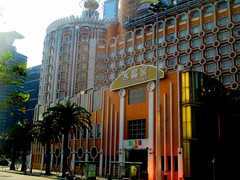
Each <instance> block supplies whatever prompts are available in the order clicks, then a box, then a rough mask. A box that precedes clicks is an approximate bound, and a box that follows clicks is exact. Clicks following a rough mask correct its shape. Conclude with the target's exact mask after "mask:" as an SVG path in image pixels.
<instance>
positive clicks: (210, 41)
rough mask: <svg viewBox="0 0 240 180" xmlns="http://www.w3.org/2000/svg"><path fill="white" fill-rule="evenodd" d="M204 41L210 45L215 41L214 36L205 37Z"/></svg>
mask: <svg viewBox="0 0 240 180" xmlns="http://www.w3.org/2000/svg"><path fill="white" fill-rule="evenodd" d="M204 40H205V43H206V44H211V43H213V41H215V36H214V35H209V36H206V37H205V39H204Z"/></svg>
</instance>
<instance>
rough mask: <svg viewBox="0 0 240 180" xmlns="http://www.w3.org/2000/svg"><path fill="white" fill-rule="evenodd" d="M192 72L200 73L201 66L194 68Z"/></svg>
mask: <svg viewBox="0 0 240 180" xmlns="http://www.w3.org/2000/svg"><path fill="white" fill-rule="evenodd" d="M193 70H194V71H198V72H202V66H194V67H193Z"/></svg>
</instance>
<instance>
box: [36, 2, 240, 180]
mask: <svg viewBox="0 0 240 180" xmlns="http://www.w3.org/2000/svg"><path fill="white" fill-rule="evenodd" d="M157 2H158V1H157V0H149V1H145V0H129V1H126V0H119V1H117V0H116V1H114V0H107V1H106V3H105V4H106V5H107V4H108V7H109V6H110V5H112V4H114V8H116V7H115V5H116V4H118V9H117V13H118V14H117V16H116V14H114V13H113V14H114V17H118V19H117V20H115V19H111V20H106V19H107V18H106V19H101V18H99V13H98V12H97V11H96V8H97V7H98V3H97V1H95V0H86V1H85V10H84V11H83V14H82V16H80V17H74V16H71V17H68V18H63V19H60V20H57V21H55V22H53V23H52V24H50V25H49V27H48V28H47V35H46V38H45V43H44V52H43V65H42V73H41V82H40V91H39V92H40V93H39V102H38V106H37V107H36V110H35V120H36V121H37V120H39V121H41V120H42V119H41V114H42V113H43V112H44V111H46V110H47V108H48V107H49V106H54V105H56V103H57V102H60V103H64V102H65V101H66V99H69V100H71V102H75V103H77V104H78V105H79V106H82V107H84V108H86V109H87V110H88V111H89V112H90V113H91V114H92V119H91V120H92V126H93V129H92V131H91V132H88V131H86V130H84V129H76V131H75V132H77V133H76V134H71V138H70V140H69V149H70V151H69V152H70V154H69V166H71V168H73V169H74V170H75V172H76V173H77V174H81V175H85V176H87V175H88V174H87V173H86V171H85V168H86V167H88V165H91V164H94V167H95V168H96V169H95V170H96V175H97V176H107V175H108V174H111V175H112V176H114V177H116V178H130V179H131V178H133V177H131V169H134V168H137V171H138V173H137V178H138V179H149V180H159V179H160V180H161V179H162V178H163V175H164V174H163V172H164V171H167V177H168V179H171V180H177V179H183V178H184V179H194V180H198V179H199V180H200V179H212V178H216V179H218V178H220V177H223V176H224V175H226V174H225V172H224V170H225V169H227V168H228V167H227V166H228V164H230V160H229V158H226V152H228V153H229V151H225V150H226V149H227V148H226V147H228V146H231V143H230V142H229V141H228V139H229V138H233V139H234V140H236V141H237V139H236V138H235V137H237V136H236V135H235V132H237V129H236V127H232V126H230V125H229V124H232V123H234V122H235V121H236V119H238V118H239V117H240V114H239V112H238V110H237V109H238V108H239V84H240V73H239V72H240V71H239V70H240V56H239V54H240V43H239V38H240V13H239V10H240V1H239V0H233V1H224V0H222V1H207V0H206V1H192V0H182V1H178V2H177V3H175V4H174V3H172V1H162V2H165V3H166V6H165V7H164V8H161V11H159V12H157V14H156V13H155V14H154V13H151V12H149V11H148V7H149V5H150V3H157ZM111 10H113V9H111ZM105 12H106V11H105ZM105 14H106V13H105ZM157 62H158V65H159V67H160V69H159V70H157V69H156V64H157ZM157 73H159V74H160V79H159V81H157V82H156V79H157ZM158 103H159V104H158ZM39 147H40V146H39V145H35V146H33V156H32V162H33V165H34V166H35V168H41V169H43V168H44V159H43V157H44V150H43V151H42V149H41V148H39ZM56 152H61V153H60V154H59V153H57V154H58V155H56ZM61 154H62V144H61V143H59V144H53V145H52V166H53V165H54V167H56V168H57V169H61ZM85 165H87V166H85Z"/></svg>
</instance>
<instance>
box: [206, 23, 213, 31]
mask: <svg viewBox="0 0 240 180" xmlns="http://www.w3.org/2000/svg"><path fill="white" fill-rule="evenodd" d="M204 26H205V30H206V31H207V30H211V29H212V28H213V21H208V22H206V24H205V25H204Z"/></svg>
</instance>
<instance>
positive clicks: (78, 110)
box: [43, 101, 92, 177]
mask: <svg viewBox="0 0 240 180" xmlns="http://www.w3.org/2000/svg"><path fill="white" fill-rule="evenodd" d="M43 117H44V118H47V119H49V121H51V122H52V127H53V128H54V129H58V130H59V132H60V133H61V134H63V137H64V140H63V164H62V177H65V174H66V172H67V171H68V162H67V158H68V134H69V132H70V130H71V129H72V128H73V127H78V128H83V129H89V130H90V129H91V128H92V126H91V119H90V117H91V114H90V113H89V112H88V111H87V110H86V109H84V108H83V107H80V106H78V105H77V104H76V103H73V104H71V102H70V101H66V103H65V105H63V104H61V103H57V104H56V106H54V107H50V108H49V109H48V110H47V111H46V112H45V113H43Z"/></svg>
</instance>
